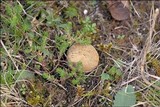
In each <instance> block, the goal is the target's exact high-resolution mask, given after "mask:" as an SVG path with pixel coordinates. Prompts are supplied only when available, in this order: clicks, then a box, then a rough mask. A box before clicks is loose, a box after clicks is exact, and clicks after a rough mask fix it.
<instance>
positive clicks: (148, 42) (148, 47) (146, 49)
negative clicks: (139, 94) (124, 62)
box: [140, 8, 160, 90]
mask: <svg viewBox="0 0 160 107" xmlns="http://www.w3.org/2000/svg"><path fill="white" fill-rule="evenodd" d="M158 14H159V9H156V10H155V12H154V8H153V15H152V16H151V17H150V19H152V20H151V22H150V31H149V36H148V38H147V40H146V43H145V47H144V49H143V51H142V58H141V64H140V70H141V76H142V79H143V80H144V82H145V83H146V84H148V85H151V84H152V83H151V82H149V81H148V80H147V79H146V77H145V74H144V73H145V69H144V66H145V62H146V56H147V54H148V53H149V52H150V50H151V43H152V36H153V32H154V27H155V23H156V19H157V16H158ZM152 86H153V87H154V88H156V89H158V90H160V87H159V86H156V85H154V84H152Z"/></svg>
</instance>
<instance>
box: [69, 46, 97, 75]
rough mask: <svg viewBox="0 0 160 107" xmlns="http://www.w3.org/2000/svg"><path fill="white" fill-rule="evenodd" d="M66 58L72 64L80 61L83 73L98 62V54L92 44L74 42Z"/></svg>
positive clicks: (90, 69)
mask: <svg viewBox="0 0 160 107" xmlns="http://www.w3.org/2000/svg"><path fill="white" fill-rule="evenodd" d="M67 59H68V61H69V62H71V63H73V64H77V63H78V62H81V63H82V66H83V70H84V72H85V73H88V72H90V71H92V70H93V69H94V68H96V66H97V65H98V62H99V55H98V52H97V51H96V49H95V48H94V47H93V46H92V45H82V44H74V45H72V46H71V47H70V48H69V50H68V53H67Z"/></svg>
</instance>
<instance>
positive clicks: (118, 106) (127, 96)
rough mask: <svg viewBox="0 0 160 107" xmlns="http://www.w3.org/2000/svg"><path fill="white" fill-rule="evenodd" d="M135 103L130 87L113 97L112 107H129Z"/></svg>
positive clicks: (132, 89)
mask: <svg viewBox="0 0 160 107" xmlns="http://www.w3.org/2000/svg"><path fill="white" fill-rule="evenodd" d="M135 103H136V96H135V93H134V88H133V86H132V85H128V86H126V87H124V88H123V89H122V90H120V91H118V92H117V94H116V95H115V100H114V104H113V107H131V106H132V105H134V104H135Z"/></svg>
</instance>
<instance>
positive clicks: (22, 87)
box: [20, 84, 27, 95]
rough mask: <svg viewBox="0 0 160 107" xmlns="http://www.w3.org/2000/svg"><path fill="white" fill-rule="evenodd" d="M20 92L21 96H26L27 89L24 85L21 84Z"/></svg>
mask: <svg viewBox="0 0 160 107" xmlns="http://www.w3.org/2000/svg"><path fill="white" fill-rule="evenodd" d="M20 91H21V93H22V95H25V94H26V91H27V88H26V86H25V84H22V86H21V88H20Z"/></svg>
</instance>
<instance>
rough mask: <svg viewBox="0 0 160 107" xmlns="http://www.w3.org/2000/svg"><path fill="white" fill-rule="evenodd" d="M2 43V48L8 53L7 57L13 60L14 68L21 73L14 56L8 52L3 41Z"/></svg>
mask: <svg viewBox="0 0 160 107" xmlns="http://www.w3.org/2000/svg"><path fill="white" fill-rule="evenodd" d="M0 42H1V44H2V47H3V48H4V50H5V51H6V53H7V55H8V56H9V58H10V59H11V61H12V62H13V64H14V66H15V67H16V69H17V71H19V69H18V67H17V65H16V63H15V61H14V60H13V58H12V56H11V55H10V53H9V52H8V50H7V49H6V47H5V45H4V43H3V41H2V40H1V41H0Z"/></svg>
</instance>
